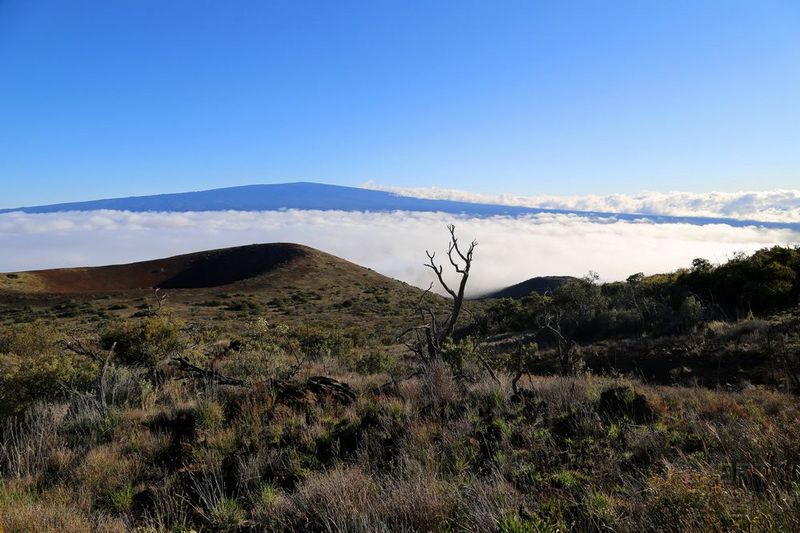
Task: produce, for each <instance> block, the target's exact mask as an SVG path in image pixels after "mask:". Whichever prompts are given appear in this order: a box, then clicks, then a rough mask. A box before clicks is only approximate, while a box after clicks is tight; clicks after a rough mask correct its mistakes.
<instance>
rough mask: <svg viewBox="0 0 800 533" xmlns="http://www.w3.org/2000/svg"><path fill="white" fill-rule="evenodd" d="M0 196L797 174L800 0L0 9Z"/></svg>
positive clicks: (696, 185)
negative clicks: (292, 184)
mask: <svg viewBox="0 0 800 533" xmlns="http://www.w3.org/2000/svg"><path fill="white" fill-rule="evenodd" d="M0 68H1V69H2V70H1V71H0V77H1V78H2V83H0V190H2V198H1V199H0V204H1V205H2V206H4V207H11V206H19V205H31V204H44V203H54V202H61V201H69V200H84V199H92V198H101V197H116V196H127V195H142V194H153V193H160V192H172V191H185V190H197V189H207V188H213V187H223V186H230V185H239V184H246V183H270V182H286V181H300V180H303V181H320V182H327V183H337V184H342V185H359V184H362V183H364V182H366V181H368V180H373V181H374V182H377V183H381V184H385V185H391V186H395V187H406V188H410V187H443V188H457V189H464V190H469V191H472V192H475V193H482V194H500V193H511V194H518V195H586V194H609V193H627V194H631V193H636V192H638V191H642V190H651V191H671V190H680V191H690V192H705V191H712V190H713V191H737V190H768V189H777V188H798V183H800V150H798V146H800V105H798V104H799V103H800V102H798V97H799V95H800V4H798V3H797V2H793V1H773V0H762V1H758V2H751V1H704V0H676V1H670V2H641V1H616V2H599V1H592V2H589V1H581V2H532V1H502V2H488V1H486V2H475V1H459V2H412V1H409V2H405V1H404V2H400V1H384V0H378V1H370V2H322V1H318V2H288V1H275V2H260V1H259V2H256V1H233V2H211V1H203V0H192V1H189V0H174V1H169V2H163V1H158V0H118V1H114V2H107V1H103V0H95V1H87V0H74V1H71V2H61V1H57V0H43V1H39V2H29V1H25V0H0Z"/></svg>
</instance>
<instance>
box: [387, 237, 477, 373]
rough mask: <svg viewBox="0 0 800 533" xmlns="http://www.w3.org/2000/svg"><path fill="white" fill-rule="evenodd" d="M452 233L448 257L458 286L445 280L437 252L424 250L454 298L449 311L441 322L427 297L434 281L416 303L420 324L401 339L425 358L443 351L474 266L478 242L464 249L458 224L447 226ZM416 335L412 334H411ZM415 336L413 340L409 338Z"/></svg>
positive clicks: (405, 333)
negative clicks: (455, 274) (437, 259)
mask: <svg viewBox="0 0 800 533" xmlns="http://www.w3.org/2000/svg"><path fill="white" fill-rule="evenodd" d="M447 230H448V231H449V232H450V243H449V245H448V247H447V259H448V261H449V262H450V264H451V265H452V267H453V269H454V270H455V272H456V273H457V274H459V275H460V278H459V280H458V285H457V286H456V288H455V289H453V288H452V287H451V286H450V285H449V284H448V283H447V282H446V281H445V279H444V266H443V265H442V264H439V263H437V262H436V252H429V251H427V250H426V251H425V254H426V255H427V256H428V262H427V263H425V267H427V268H430V269H431V270H433V272H434V274H436V279H437V280H438V281H439V285H440V286H441V287H442V289H444V291H445V292H446V293H447V294H448V295H449V296H450V297H451V298H452V305H451V307H450V311H449V313H448V315H447V317H446V318H445V319H444V321H442V322H440V321H439V319H438V318H437V316H436V312H435V311H434V310H433V308H432V307H431V306H430V304H429V303H428V301H427V296H428V295H429V294H430V292H431V290H432V289H433V283H431V285H430V286H429V287H428V288H427V289H426V290H425V291H424V292H423V293H422V295H421V296H420V299H419V301H418V302H417V312H418V313H419V316H420V321H421V322H422V323H421V324H420V325H417V326H413V327H411V328H408V329H407V330H405V331H404V332H403V333H401V334H400V340H401V342H403V343H404V344H405V345H406V346H407V347H408V349H409V350H411V351H412V352H414V353H415V354H417V355H418V356H419V358H420V359H422V360H434V359H437V358H438V357H439V354H440V353H441V351H442V343H443V342H444V341H445V339H447V338H449V337H450V336H452V334H453V331H454V330H455V327H456V323H457V322H458V317H459V315H460V314H461V308H462V307H463V305H464V291H465V290H466V287H467V280H468V279H469V272H470V268H471V267H472V257H473V253H474V251H475V247H476V246H477V245H478V243H477V242H476V241H472V242H471V243H470V245H469V247H468V248H467V249H466V250H462V248H461V246H459V243H458V238H457V237H456V227H455V226H454V225H452V224H449V225H448V226H447ZM412 334H413V336H412ZM409 336H412V339H411V340H410V341H409V340H405V339H408V338H409Z"/></svg>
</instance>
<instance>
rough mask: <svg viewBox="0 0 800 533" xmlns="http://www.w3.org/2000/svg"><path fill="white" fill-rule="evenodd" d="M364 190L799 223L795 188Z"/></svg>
mask: <svg viewBox="0 0 800 533" xmlns="http://www.w3.org/2000/svg"><path fill="white" fill-rule="evenodd" d="M363 186H364V187H366V188H369V189H375V190H382V191H388V192H395V193H398V194H402V195H404V196H413V197H416V198H430V199H436V200H457V201H461V202H477V203H484V204H501V205H513V206H524V207H541V208H546V209H565V210H570V211H601V212H605V213H641V214H647V215H669V216H697V217H714V218H718V217H722V218H735V219H739V220H758V221H761V222H800V190H774V191H751V192H731V193H728V192H709V193H691V192H643V193H641V194H636V195H625V194H610V195H607V196H594V195H588V196H517V195H510V194H501V195H497V196H495V195H487V194H476V193H471V192H466V191H460V190H456V189H441V188H437V187H421V188H402V187H391V186H383V185H378V184H376V183H373V182H367V183H365V184H364V185H363Z"/></svg>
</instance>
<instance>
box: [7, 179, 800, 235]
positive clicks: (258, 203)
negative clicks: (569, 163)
mask: <svg viewBox="0 0 800 533" xmlns="http://www.w3.org/2000/svg"><path fill="white" fill-rule="evenodd" d="M100 209H110V210H119V211H134V212H144V211H173V212H174V211H177V212H185V211H227V210H234V211H276V210H281V209H315V210H341V211H377V212H387V211H418V212H419V211H439V212H443V213H452V214H463V215H468V216H478V217H485V216H498V215H505V216H521V215H536V214H548V213H549V214H566V215H580V216H587V217H595V218H607V217H610V218H614V219H618V220H643V219H644V220H647V221H650V222H655V223H685V224H694V225H704V224H728V225H731V226H763V227H773V228H788V229H795V230H798V229H800V223H790V222H759V221H754V220H735V219H726V218H709V217H674V216H660V215H646V214H635V213H605V212H596V211H570V210H565V209H540V208H533V207H519V206H508V205H496V204H480V203H471V202H458V201H452V200H430V199H425V198H413V197H409V196H401V195H399V194H395V193H391V192H385V191H376V190H371V189H361V188H356V187H341V186H338V185H324V184H320V183H283V184H274V185H245V186H241V187H227V188H223V189H212V190H208V191H198V192H185V193H172V194H159V195H154V196H132V197H128V198H110V199H106V200H92V201H86V202H71V203H63V204H53V205H42V206H32V207H17V208H13V209H0V213H9V212H15V211H21V212H25V213H58V212H64V211H94V210H100Z"/></svg>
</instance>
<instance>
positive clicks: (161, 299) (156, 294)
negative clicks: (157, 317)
mask: <svg viewBox="0 0 800 533" xmlns="http://www.w3.org/2000/svg"><path fill="white" fill-rule="evenodd" d="M153 298H154V299H155V301H156V306H157V307H158V310H159V311H160V310H161V309H162V308H163V307H164V303H165V302H166V301H167V293H162V292H161V288H159V287H156V288H154V289H153Z"/></svg>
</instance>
